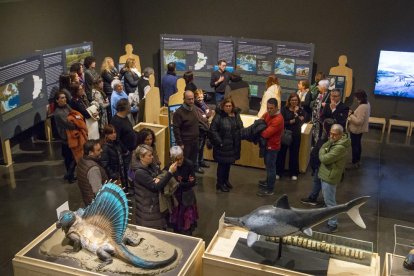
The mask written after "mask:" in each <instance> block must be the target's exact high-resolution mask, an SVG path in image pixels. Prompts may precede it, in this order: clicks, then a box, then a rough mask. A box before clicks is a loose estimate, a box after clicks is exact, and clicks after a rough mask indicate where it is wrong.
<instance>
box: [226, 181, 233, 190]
mask: <svg viewBox="0 0 414 276" xmlns="http://www.w3.org/2000/svg"><path fill="white" fill-rule="evenodd" d="M226 186H227V188H229V189H230V190H231V189H233V185H231V183H230V182H229V181H226Z"/></svg>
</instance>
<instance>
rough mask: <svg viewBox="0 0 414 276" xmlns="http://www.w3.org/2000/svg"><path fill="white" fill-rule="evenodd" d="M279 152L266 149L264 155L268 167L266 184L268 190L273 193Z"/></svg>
mask: <svg viewBox="0 0 414 276" xmlns="http://www.w3.org/2000/svg"><path fill="white" fill-rule="evenodd" d="M278 153H279V150H269V149H266V150H265V153H264V162H265V166H266V183H267V190H268V191H269V192H273V190H274V189H275V182H276V160H277V154H278Z"/></svg>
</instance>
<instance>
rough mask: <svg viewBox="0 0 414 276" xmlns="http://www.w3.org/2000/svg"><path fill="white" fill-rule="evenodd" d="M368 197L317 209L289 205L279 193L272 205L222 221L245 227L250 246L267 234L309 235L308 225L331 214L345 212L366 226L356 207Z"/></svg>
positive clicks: (279, 235) (273, 235)
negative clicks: (300, 233)
mask: <svg viewBox="0 0 414 276" xmlns="http://www.w3.org/2000/svg"><path fill="white" fill-rule="evenodd" d="M368 198H369V196H364V197H359V198H356V199H354V200H351V201H350V202H348V203H345V204H340V205H337V206H334V207H326V208H319V209H312V210H309V209H297V208H291V207H290V205H289V201H288V197H287V195H283V196H281V197H280V198H279V199H278V200H277V201H276V203H275V204H274V205H265V206H262V207H259V208H257V209H256V210H254V211H252V212H251V213H250V214H247V215H245V216H243V217H240V218H237V217H225V218H224V222H225V223H227V224H232V225H236V226H240V227H243V228H247V229H248V230H249V234H248V235H247V245H248V246H249V247H250V246H252V245H253V244H254V243H255V242H256V241H257V240H259V235H264V236H269V237H283V236H286V235H290V234H293V233H297V232H300V231H302V232H304V233H305V234H307V235H308V236H312V229H311V227H313V226H315V225H318V224H319V223H321V222H323V221H325V220H327V219H329V218H330V217H332V216H334V215H337V214H340V213H344V212H346V213H347V214H348V215H349V217H350V218H351V219H352V220H353V221H354V222H355V223H356V224H357V225H358V226H359V227H362V228H365V223H364V221H363V220H362V218H361V216H360V214H359V207H361V205H363V204H364V203H365V202H366V201H367V200H368Z"/></svg>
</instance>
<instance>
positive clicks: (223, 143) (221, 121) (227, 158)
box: [210, 108, 243, 164]
mask: <svg viewBox="0 0 414 276" xmlns="http://www.w3.org/2000/svg"><path fill="white" fill-rule="evenodd" d="M234 113H235V116H234V117H231V116H229V115H227V113H226V112H224V111H223V110H221V109H219V108H217V110H216V115H215V116H214V118H213V122H212V123H211V126H210V131H211V140H212V143H213V157H214V160H215V161H217V162H218V163H225V164H231V163H234V162H235V161H236V160H238V159H240V149H241V138H240V130H241V129H242V128H243V122H242V120H241V118H240V109H238V108H236V109H235V110H234Z"/></svg>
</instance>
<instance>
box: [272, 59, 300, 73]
mask: <svg viewBox="0 0 414 276" xmlns="http://www.w3.org/2000/svg"><path fill="white" fill-rule="evenodd" d="M294 69H295V60H294V59H292V58H280V57H278V58H277V59H276V60H275V74H276V75H283V76H293V75H295V70H294Z"/></svg>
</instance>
